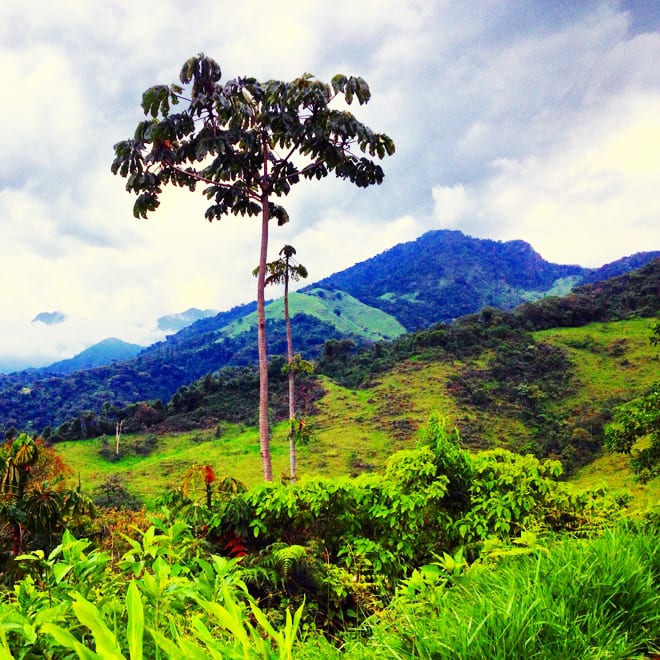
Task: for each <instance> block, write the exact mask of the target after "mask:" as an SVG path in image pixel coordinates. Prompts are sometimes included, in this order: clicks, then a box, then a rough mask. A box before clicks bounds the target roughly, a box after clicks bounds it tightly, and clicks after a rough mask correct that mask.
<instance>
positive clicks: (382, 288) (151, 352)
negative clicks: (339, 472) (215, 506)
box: [0, 230, 660, 432]
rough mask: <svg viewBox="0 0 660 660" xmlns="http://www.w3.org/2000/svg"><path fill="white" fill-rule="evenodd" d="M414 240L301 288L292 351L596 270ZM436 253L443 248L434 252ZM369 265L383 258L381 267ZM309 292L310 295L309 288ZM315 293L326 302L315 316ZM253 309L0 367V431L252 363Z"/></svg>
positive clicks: (162, 395)
mask: <svg viewBox="0 0 660 660" xmlns="http://www.w3.org/2000/svg"><path fill="white" fill-rule="evenodd" d="M418 241H420V243H417V241H413V242H410V243H409V244H400V245H399V246H395V248H392V249H391V250H388V251H386V252H384V253H381V255H377V256H376V257H374V258H372V259H371V260H368V261H367V262H363V263H362V264H356V265H355V266H353V267H351V268H349V269H346V270H345V271H341V272H340V273H337V274H335V275H332V276H330V277H328V278H324V279H323V280H321V281H320V283H317V284H314V285H310V286H309V287H304V288H303V289H300V290H299V291H298V292H297V298H298V300H299V301H303V302H305V304H304V305H302V306H301V308H300V309H299V311H297V312H296V314H295V316H294V317H293V328H294V348H295V350H296V352H300V353H301V354H302V355H303V356H304V357H306V358H307V359H314V357H315V356H317V355H318V354H319V352H320V351H321V349H322V347H323V345H324V344H325V342H326V341H327V340H340V339H346V340H350V341H352V342H353V343H354V344H355V345H360V344H369V343H373V342H374V341H375V339H376V338H374V337H373V336H369V334H368V333H366V332H365V331H364V330H365V329H366V330H368V331H369V332H375V331H377V330H378V328H377V327H374V326H373V325H370V324H369V323H366V320H367V318H368V317H371V318H372V319H373V318H376V317H378V318H380V319H384V320H385V319H388V323H391V322H392V321H396V323H398V324H400V327H402V328H404V329H407V328H410V327H413V329H417V328H418V327H429V326H431V325H433V324H435V323H440V322H449V321H452V320H453V319H455V318H458V317H461V316H464V315H466V314H470V313H476V312H478V311H479V310H480V309H482V308H483V307H487V306H491V307H499V308H501V309H511V308H513V307H515V306H517V305H519V304H521V303H522V302H528V301H530V300H533V299H534V298H541V297H543V296H546V295H549V294H552V293H556V292H557V291H558V290H560V289H569V288H571V287H572V286H573V285H574V284H576V283H580V282H582V281H584V280H585V279H586V278H588V277H589V278H593V277H596V276H597V275H596V274H597V273H598V272H599V269H585V268H582V267H580V266H561V265H556V264H550V263H549V262H546V261H545V260H543V259H542V257H540V256H539V255H538V254H537V253H536V252H535V251H534V250H533V249H532V248H531V246H530V245H529V244H527V243H525V242H524V241H513V242H508V243H504V244H503V243H498V242H495V241H488V240H484V239H474V238H471V237H467V236H465V235H463V234H462V233H461V232H455V231H446V230H437V231H434V232H428V233H427V234H425V235H423V236H422V237H420V239H418ZM420 245H421V246H422V248H423V249H421V250H420V249H418V248H419V247H420ZM434 246H435V248H434ZM436 253H437V254H436ZM438 254H440V255H447V256H446V257H443V258H442V259H440V257H438ZM411 255H412V256H411ZM654 255H659V256H660V252H655V253H644V254H643V255H632V256H630V257H625V258H623V259H622V260H620V261H619V262H612V264H609V265H606V267H607V268H608V269H609V270H608V272H616V271H617V270H621V269H624V270H626V269H629V268H630V267H631V266H632V265H637V263H639V262H645V261H647V260H648V259H650V258H652V257H653V256H654ZM412 257H415V258H412ZM423 257H426V258H423ZM439 261H441V263H439ZM364 264H367V266H365V265H364ZM374 264H376V265H378V264H380V266H381V268H380V270H378V268H375V267H374ZM603 268H605V267H603ZM503 274H504V275H506V277H509V280H510V281H509V280H507V279H506V277H504V275H503ZM369 282H370V283H371V289H369V288H368V286H367V284H368V283H369ZM321 284H324V285H325V286H321ZM340 284H341V285H342V286H343V287H345V288H340ZM544 287H547V288H544ZM345 289H349V291H346V290H345ZM312 291H314V292H315V293H314V295H310V292H312ZM356 294H357V295H356ZM292 295H293V294H292ZM321 296H325V299H326V302H329V303H331V304H330V305H329V306H328V305H326V306H325V308H324V310H325V311H324V312H323V315H322V316H318V303H319V298H320V297H321ZM311 303H313V304H311ZM278 305H281V299H280V302H277V301H272V300H271V301H269V305H268V306H267V310H268V309H269V308H270V311H269V312H268V320H267V326H268V328H267V329H268V341H269V352H270V354H271V355H282V354H284V353H285V350H286V348H285V347H286V343H285V329H284V321H283V319H282V318H277V317H278V316H280V315H279V313H278V312H277V309H278ZM349 305H351V306H353V307H354V309H353V311H351V312H350V314H353V316H354V317H355V318H357V319H358V320H360V321H362V320H364V321H365V323H362V324H360V323H354V325H353V327H352V332H349V331H347V328H346V326H345V325H344V326H342V322H344V321H346V319H347V318H349V317H350V314H349ZM255 308H256V303H254V302H250V303H246V304H244V305H239V306H236V307H234V308H232V309H231V310H228V311H226V312H221V313H219V314H217V315H216V316H214V317H208V318H203V319H200V320H198V321H196V322H194V323H193V324H192V325H189V326H187V327H185V328H183V329H182V330H180V331H179V332H177V333H176V334H173V335H169V336H168V337H167V338H166V339H165V340H164V341H162V342H158V343H157V344H153V345H152V346H149V347H147V348H145V349H144V350H141V351H140V352H139V353H138V355H136V357H134V358H132V359H131V360H127V361H123V362H119V363H115V364H111V365H104V366H98V367H94V368H92V369H88V370H81V371H74V372H71V373H68V374H64V375H58V374H53V373H49V374H40V373H35V372H34V371H24V372H16V373H13V374H8V375H0V402H1V405H0V430H1V429H3V428H9V427H10V426H14V427H18V428H23V429H25V430H28V431H36V432H39V431H40V430H41V429H42V428H43V427H44V426H45V425H54V424H59V423H61V422H62V421H63V420H64V419H70V418H72V417H76V416H77V415H80V414H81V413H82V412H83V411H90V410H99V409H100V408H101V407H102V406H104V405H106V404H108V405H112V406H125V405H127V404H130V403H133V402H136V401H149V400H156V399H160V400H161V401H167V400H168V399H169V398H170V397H171V396H172V395H173V394H174V392H176V391H177V390H178V389H179V388H180V387H181V386H185V385H187V384H189V383H191V382H193V381H195V380H197V379H199V378H201V377H203V376H204V375H206V374H209V373H213V372H216V371H217V370H218V369H221V368H222V367H224V366H229V365H237V366H240V365H250V364H254V363H255V361H256V328H255V327H252V326H251V324H250V323H248V322H246V321H245V320H244V321H242V323H243V325H244V326H245V331H244V332H242V333H238V334H235V333H234V330H235V329H236V325H240V324H241V321H240V319H246V318H247V317H248V316H249V315H250V314H252V313H253V312H254V310H255ZM356 309H357V310H359V311H357V315H356V311H355V310H356ZM315 314H317V316H315ZM342 316H344V319H342ZM232 324H234V327H233V328H231V327H230V326H232ZM380 334H381V336H386V335H387V333H385V332H380Z"/></svg>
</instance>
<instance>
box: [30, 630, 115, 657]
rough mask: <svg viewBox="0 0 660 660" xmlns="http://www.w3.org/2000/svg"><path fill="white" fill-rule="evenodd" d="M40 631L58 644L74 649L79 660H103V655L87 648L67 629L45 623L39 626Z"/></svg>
mask: <svg viewBox="0 0 660 660" xmlns="http://www.w3.org/2000/svg"><path fill="white" fill-rule="evenodd" d="M41 632H42V633H45V634H47V635H50V636H51V637H53V638H54V639H55V641H56V642H57V643H58V644H59V645H60V646H63V647H64V648H67V649H72V650H73V651H75V652H76V653H77V654H78V658H79V659H80V660H103V656H101V655H99V654H98V653H94V651H92V650H91V649H88V648H87V647H86V646H85V645H84V644H82V643H81V642H79V641H78V640H77V639H76V638H75V637H74V636H73V635H72V634H71V633H70V632H69V631H68V630H65V629H64V628H62V627H61V626H57V625H55V624H54V623H45V624H44V625H43V626H41Z"/></svg>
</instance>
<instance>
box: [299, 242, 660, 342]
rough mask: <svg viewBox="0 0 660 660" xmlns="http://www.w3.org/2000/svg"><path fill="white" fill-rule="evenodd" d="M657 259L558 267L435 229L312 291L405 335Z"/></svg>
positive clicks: (514, 248) (526, 250) (516, 246)
mask: <svg viewBox="0 0 660 660" xmlns="http://www.w3.org/2000/svg"><path fill="white" fill-rule="evenodd" d="M657 256H660V252H646V253H643V254H639V255H634V256H633V257H626V258H624V259H621V260H619V261H616V262H614V263H612V264H609V265H607V266H603V267H602V268H600V269H591V268H583V267H581V266H570V265H569V266H562V265H558V264H552V263H550V262H548V261H545V260H544V259H543V258H542V257H541V256H540V255H539V254H538V253H537V252H535V251H534V250H533V248H532V247H531V245H529V244H528V243H526V242H524V241H507V242H501V241H492V240H486V239H477V238H472V237H469V236H466V235H465V234H463V233H462V232H460V231H451V230H436V231H430V232H427V233H426V234H423V235H422V236H420V237H419V238H418V239H417V240H415V241H411V242H408V243H402V244H400V245H397V246H395V247H393V248H392V249H390V250H387V251H386V252H383V253H382V254H379V255H377V256H375V257H372V258H371V259H368V260H366V261H363V262H361V263H358V264H355V265H354V266H352V267H351V268H347V269H346V270H344V271H341V272H340V273H335V274H334V275H330V276H329V277H326V278H324V279H322V280H320V281H319V282H316V283H315V284H314V285H312V286H313V287H315V288H321V289H328V290H331V291H336V290H339V291H344V292H346V293H348V294H350V295H352V296H354V297H355V298H357V299H358V300H360V301H362V302H363V303H365V304H366V305H370V306H372V307H375V308H377V309H380V310H382V311H384V312H386V313H387V314H390V315H392V316H393V317H395V318H396V319H397V320H398V321H399V322H400V323H402V324H403V325H404V326H405V328H406V329H407V330H408V331H411V332H412V331H414V330H417V329H423V328H427V327H428V326H429V325H431V324H433V323H437V322H439V321H451V320H453V319H455V318H458V317H460V316H463V315H465V314H471V313H473V312H477V311H479V310H480V309H482V308H483V307H488V306H490V307H498V308H500V309H512V308H514V307H515V306H517V305H519V304H521V303H523V302H526V301H529V300H537V299H539V298H542V297H544V296H546V295H563V294H566V293H568V292H569V291H570V290H571V289H572V288H573V287H574V286H576V285H578V284H582V283H584V282H593V281H597V280H599V279H607V278H609V277H613V276H615V275H620V274H621V273H623V272H626V271H629V270H633V269H635V268H639V267H640V266H642V265H643V264H645V263H648V262H649V261H650V260H651V259H652V258H654V257H657ZM309 288H310V287H307V288H306V289H301V292H305V291H307V290H308V289H309Z"/></svg>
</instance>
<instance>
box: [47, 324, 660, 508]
mask: <svg viewBox="0 0 660 660" xmlns="http://www.w3.org/2000/svg"><path fill="white" fill-rule="evenodd" d="M652 325H653V321H652V320H651V319H635V320H627V321H620V322H612V323H604V324H591V325H589V326H585V327H583V328H562V329H557V330H547V331H541V332H537V333H534V339H535V340H536V341H537V342H547V343H548V344H552V345H554V346H557V347H561V348H562V349H564V350H566V351H567V352H568V355H569V356H570V360H571V363H572V373H573V375H572V378H571V380H570V381H569V385H570V386H569V387H568V388H567V389H566V394H565V396H563V397H561V398H559V399H557V400H553V401H549V402H547V405H548V407H547V410H550V411H552V414H553V415H554V416H555V417H556V419H557V420H558V426H559V427H560V428H561V432H562V433H563V434H565V435H566V436H567V437H569V438H571V437H573V438H574V439H575V443H574V444H575V445H576V446H582V445H589V443H592V442H597V439H598V435H597V431H598V430H602V425H603V423H604V421H606V418H607V413H608V410H609V409H610V408H611V406H612V405H614V404H615V403H617V402H619V401H622V400H625V399H628V398H631V397H632V396H635V395H638V394H640V393H641V392H643V391H644V389H645V388H647V387H648V386H649V385H650V384H651V382H653V380H654V379H657V374H658V361H659V359H660V357H659V354H658V353H659V352H658V350H657V349H652V348H651V347H650V345H649V336H650V331H651V327H652ZM492 357H493V352H492V351H486V352H484V353H480V354H477V355H475V356H473V357H469V358H466V359H464V360H457V359H453V358H452V359H447V358H442V357H440V356H438V355H433V354H431V353H425V354H420V355H418V356H416V357H413V358H412V359H406V360H403V361H401V362H399V363H397V364H396V365H395V366H394V367H393V368H391V369H389V370H388V371H386V372H384V373H383V374H381V375H379V376H378V377H377V378H376V379H373V380H372V382H370V383H369V385H368V386H367V387H364V388H361V389H350V388H346V387H342V386H340V385H338V384H336V383H335V382H333V381H331V380H330V379H328V378H325V377H322V378H321V385H322V386H323V388H324V391H325V394H324V395H323V397H322V398H321V399H320V400H319V401H318V402H317V403H316V406H315V413H314V414H313V415H310V416H309V417H308V418H307V419H306V422H307V424H308V427H309V428H310V429H311V430H312V435H313V437H312V440H311V441H310V442H309V444H307V445H302V446H300V447H299V454H298V464H299V472H300V474H324V475H330V476H331V475H343V474H356V473H359V472H362V471H369V470H379V469H381V468H382V467H383V465H384V463H385V460H386V458H387V457H388V456H389V455H390V454H392V453H393V452H394V451H396V450H398V449H402V448H406V447H411V446H414V444H415V442H416V440H415V435H416V432H417V429H418V428H419V427H420V426H421V425H422V424H424V423H425V422H426V421H427V420H428V417H429V415H430V414H431V412H432V411H439V412H440V413H441V414H442V415H444V416H446V417H447V418H448V419H449V420H450V421H451V422H452V423H454V424H456V425H457V426H458V427H459V428H460V429H461V434H462V439H463V442H464V443H465V445H466V446H468V447H471V448H473V449H480V448H486V447H493V446H504V447H507V448H511V449H520V448H523V450H524V448H525V447H527V448H529V447H530V446H533V443H534V442H535V438H536V433H537V430H536V429H535V428H534V423H533V420H531V421H530V420H528V419H526V418H525V416H524V415H514V414H511V408H510V406H509V405H508V404H507V402H506V401H504V400H502V401H501V402H500V401H498V399H497V396H498V395H497V394H496V393H495V394H494V395H493V396H494V397H495V398H494V403H493V402H491V404H489V405H488V406H486V407H480V406H479V405H477V404H475V403H467V402H466V401H464V400H463V401H458V400H457V398H456V396H455V394H454V393H453V391H452V387H451V383H452V377H455V376H456V374H457V373H460V372H465V371H470V372H475V371H478V370H479V369H484V368H485V367H487V366H488V363H489V361H490V360H491V359H492ZM523 412H524V411H523ZM286 432H287V429H286V424H278V425H276V426H275V428H274V432H273V442H272V453H273V472H274V474H275V475H276V476H277V475H286V473H287V469H288V444H287V438H286ZM218 435H219V436H220V437H217V436H218ZM111 440H112V442H114V438H112V439H111ZM142 440H143V436H126V437H125V438H123V439H122V447H124V449H125V450H128V448H129V447H130V445H131V443H133V444H136V443H137V444H139V443H140V442H141V441H142ZM101 442H102V440H99V439H95V440H85V441H77V442H69V443H61V444H58V445H57V447H58V451H60V453H61V454H62V456H63V457H64V458H65V460H66V462H67V463H69V464H70V465H71V466H72V467H73V469H74V471H75V473H76V474H80V477H81V480H82V482H83V483H84V484H85V488H86V490H88V491H89V490H91V489H92V488H93V487H95V486H97V485H98V484H100V483H101V482H103V481H104V480H105V479H106V478H107V477H109V476H110V475H113V474H118V475H119V476H120V477H121V480H122V482H123V483H124V485H125V486H126V487H127V488H128V489H129V490H130V491H131V492H133V493H135V494H137V495H139V496H140V497H142V498H143V499H144V500H145V501H146V502H147V503H150V502H153V500H154V499H155V498H156V497H157V496H158V495H160V494H162V493H163V492H166V491H167V490H169V489H171V488H173V487H176V486H178V485H180V484H181V481H182V478H183V475H184V474H185V472H186V470H188V469H189V468H190V466H191V465H192V464H193V463H209V464H211V465H213V467H214V468H215V470H216V472H218V473H219V474H228V475H232V476H235V477H236V478H238V479H240V480H241V481H243V482H244V483H246V484H247V485H253V484H256V483H259V482H260V481H261V478H262V475H261V462H260V459H259V452H258V432H257V430H256V428H252V427H248V426H243V425H236V424H228V423H222V424H221V425H220V430H219V432H218V430H217V429H206V430H199V431H195V432H191V433H184V434H177V435H161V436H158V437H157V439H156V448H155V450H153V451H152V453H150V454H149V455H145V456H142V455H139V454H138V455H126V456H125V457H122V458H121V460H119V461H118V462H112V461H107V460H105V459H103V458H101V457H100V456H99V453H98V452H99V448H100V446H101ZM106 442H107V440H106ZM580 443H582V445H580ZM571 446H573V445H571ZM591 451H592V452H593V451H595V452H596V453H598V450H597V447H596V448H593V447H592V448H591ZM128 453H129V454H130V452H128ZM576 478H577V479H580V480H583V481H588V482H589V483H591V484H595V483H596V482H597V481H598V480H599V479H602V480H603V481H604V482H605V483H609V484H611V485H614V486H621V485H625V486H630V487H632V488H633V489H634V490H635V492H636V494H637V495H638V496H639V498H641V500H643V501H646V502H648V503H651V502H653V497H654V496H655V495H657V494H659V493H658V484H657V483H656V482H657V481H658V480H657V479H656V480H655V482H651V484H649V485H647V486H644V487H642V486H640V485H639V484H636V483H635V482H634V480H633V478H632V475H631V473H630V471H629V470H628V467H627V462H626V460H625V459H624V458H622V457H618V456H617V457H613V456H605V457H603V458H599V459H597V461H596V462H594V463H592V464H591V465H590V466H589V467H588V468H586V469H583V470H581V471H579V472H578V474H577V475H576ZM596 485H597V484H596Z"/></svg>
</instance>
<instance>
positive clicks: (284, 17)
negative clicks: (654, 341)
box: [0, 0, 660, 370]
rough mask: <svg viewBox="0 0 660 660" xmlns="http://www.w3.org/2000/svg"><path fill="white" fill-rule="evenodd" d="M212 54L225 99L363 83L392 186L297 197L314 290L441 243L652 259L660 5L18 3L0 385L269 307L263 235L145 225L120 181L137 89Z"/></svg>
mask: <svg viewBox="0 0 660 660" xmlns="http://www.w3.org/2000/svg"><path fill="white" fill-rule="evenodd" d="M200 52H204V53H206V54H207V55H209V56H211V57H213V58H214V59H215V60H216V61H217V62H218V63H219V64H220V66H221V68H222V71H223V79H224V80H228V79H231V78H234V77H236V76H238V75H241V76H246V75H250V76H254V77H256V78H258V79H260V80H268V79H280V80H291V79H293V78H295V77H297V76H299V75H301V74H302V73H304V72H310V73H312V74H314V75H315V76H317V77H318V78H319V79H321V80H324V81H329V80H330V79H331V78H332V76H334V75H335V74H336V73H344V74H346V75H359V76H362V77H363V78H364V79H365V80H366V81H367V82H368V83H369V86H370V88H371V93H372V98H371V101H370V102H369V104H368V105H366V106H358V105H354V106H351V110H352V111H353V112H354V113H355V115H356V116H357V118H358V119H360V120H361V121H362V122H364V123H366V124H367V125H369V126H370V127H371V128H372V129H373V130H375V131H377V132H383V133H387V134H388V135H389V136H390V137H391V138H392V139H393V140H394V142H395V144H396V149H397V151H396V154H395V155H394V156H393V157H390V158H386V159H385V160H384V161H382V166H383V168H384V170H385V180H384V181H383V183H382V184H381V185H380V186H373V187H371V188H369V189H361V188H356V187H354V186H353V185H352V184H350V183H349V182H346V181H339V180H337V179H334V178H332V177H328V178H326V179H324V180H322V181H318V182H317V181H314V182H302V183H300V184H299V185H298V186H296V187H294V189H293V190H292V192H291V194H290V195H289V196H288V197H287V198H286V199H285V200H284V201H283V203H284V205H285V206H286V208H287V210H288V212H289V215H290V218H291V222H290V223H289V224H288V225H285V226H283V227H274V228H273V230H272V231H271V242H270V255H269V258H276V256H277V252H278V250H279V249H280V248H281V246H282V245H284V244H285V243H288V244H291V245H293V246H295V248H296V249H297V251H298V255H297V256H298V258H299V261H300V262H301V263H303V264H304V265H305V266H306V267H307V270H308V271H309V274H310V275H309V280H308V282H314V281H316V280H318V279H321V278H323V277H325V276H327V275H330V274H331V273H334V272H337V271H340V270H343V269H345V268H347V267H349V266H351V265H353V264H354V263H356V262H359V261H363V260H365V259H368V258H370V257H372V256H374V255H376V254H378V253H380V252H383V251H384V250H387V249H388V248H390V247H392V246H394V245H396V244H398V243H401V242H405V241H410V240H414V239H415V238H417V237H418V236H420V235H421V234H423V233H424V232H426V231H429V230H432V229H456V230H460V231H462V232H464V233H465V234H467V235H469V236H473V237H476V238H488V239H493V240H498V241H507V240H512V239H522V240H525V241H527V242H528V243H530V244H531V245H532V246H533V248H534V249H535V250H536V251H537V252H538V253H539V254H540V255H541V256H542V257H544V258H545V259H547V260H548V261H551V262H553V263H560V264H579V265H581V266H587V267H597V266H601V265H603V264H605V263H609V262H611V261H614V260H616V259H618V258H621V257H623V256H627V255H630V254H633V253H635V252H639V251H645V250H655V249H660V195H658V190H659V189H660V188H659V184H660V67H659V66H658V63H659V62H660V2H657V0H630V1H626V0H620V1H619V0H581V1H580V2H574V0H543V1H541V0H536V1H533V0H473V1H471V2H456V1H451V0H332V1H329V0H315V1H314V2H310V1H309V0H279V1H277V2H270V3H265V2H263V1H262V0H242V1H241V2H228V1H227V0H189V1H188V2H186V3H182V2H180V1H179V0H159V1H158V2H157V3H154V2H143V1H142V0H132V1H131V2H129V1H128V0H121V1H120V0H104V1H102V2H100V1H97V0H60V1H58V2H56V3H54V2H51V1H50V0H33V1H32V2H30V3H25V2H23V0H3V2H2V3H0V81H1V84H2V100H0V126H1V127H2V133H1V134H0V136H1V137H0V141H1V142H0V144H1V151H0V269H1V274H2V276H1V280H0V281H1V284H0V306H1V308H2V309H4V313H3V320H2V323H1V324H0V370H10V369H17V368H22V367H25V366H28V365H29V366H42V365H45V364H49V363H51V362H53V361H56V360H60V359H63V358H67V357H71V356H72V355H74V354H76V353H78V352H80V351H82V350H84V349H85V348H87V347H89V346H90V345H92V344H94V343H96V342H98V341H100V340H102V339H104V338H106V337H118V338H120V339H123V340H124V341H128V342H133V343H137V344H142V345H149V344H151V343H153V342H155V341H158V340H161V339H163V333H162V332H160V331H159V330H158V329H157V319H158V318H159V317H161V316H164V315H167V314H171V313H176V312H182V311H184V310H186V309H188V308H190V307H198V308H202V309H216V310H218V311H224V310H227V309H230V308H231V307H233V306H235V305H238V304H242V303H246V302H249V301H251V300H254V299H255V298H256V280H255V279H254V277H253V276H252V274H251V271H252V269H253V268H254V267H255V266H256V265H257V261H258V242H259V223H258V220H257V219H256V218H252V219H250V218H241V217H238V218H235V217H233V216H232V217H228V218H223V219H222V220H220V221H219V222H214V223H209V222H208V221H206V220H205V219H204V215H203V214H204V209H205V204H204V201H205V200H204V198H203V197H202V196H201V193H200V192H199V191H198V192H197V193H195V194H193V193H190V192H189V191H187V190H186V191H181V190H176V191H168V192H167V193H166V194H165V195H164V196H163V198H162V201H161V206H160V208H159V209H158V210H157V211H156V212H155V213H152V214H151V215H150V217H149V218H148V219H147V220H143V219H140V220H136V219H135V218H134V217H133V214H132V207H133V202H134V196H133V195H132V194H129V193H127V192H126V191H125V187H124V186H125V179H122V178H121V177H118V176H113V175H112V173H111V172H110V165H111V162H112V160H113V155H114V152H113V145H114V144H115V143H117V142H119V141H120V140H124V139H127V138H129V137H132V135H133V132H134V130H135V127H136V125H137V123H138V122H139V121H141V120H142V119H143V114H142V110H141V108H140V101H141V96H142V92H143V91H144V90H145V89H147V88H148V87H150V86H152V85H155V84H170V83H173V82H178V75H179V71H180V69H181V66H182V64H183V62H185V61H186V60H187V59H188V58H189V57H191V56H193V55H195V54H197V53H200ZM270 295H271V296H272V297H277V295H279V293H278V291H277V290H276V289H271V291H270Z"/></svg>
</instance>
